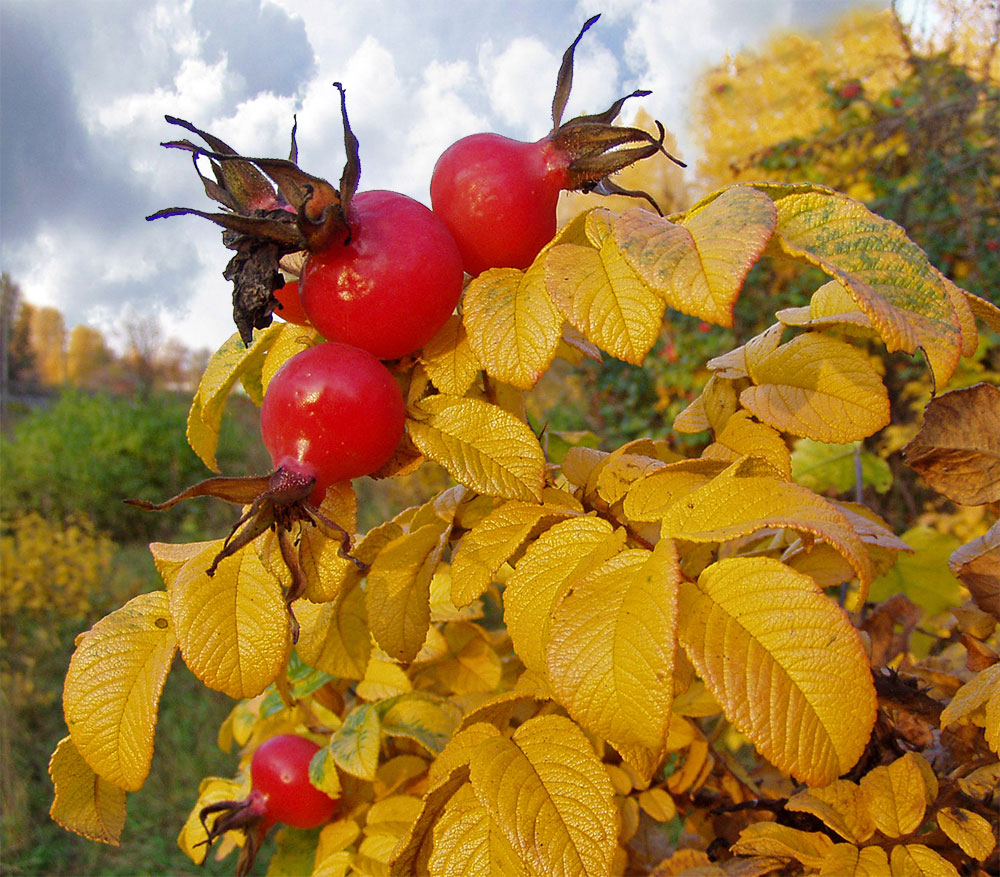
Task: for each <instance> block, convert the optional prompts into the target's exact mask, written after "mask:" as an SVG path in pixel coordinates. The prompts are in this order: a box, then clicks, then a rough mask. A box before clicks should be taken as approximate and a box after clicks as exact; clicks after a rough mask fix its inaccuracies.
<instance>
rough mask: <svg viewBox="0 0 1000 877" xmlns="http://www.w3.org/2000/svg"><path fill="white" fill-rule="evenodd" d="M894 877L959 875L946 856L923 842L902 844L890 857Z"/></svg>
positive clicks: (895, 848)
mask: <svg viewBox="0 0 1000 877" xmlns="http://www.w3.org/2000/svg"><path fill="white" fill-rule="evenodd" d="M889 867H890V869H891V871H892V877H958V871H957V870H956V869H955V866H954V865H952V863H951V862H949V861H948V860H947V859H946V858H944V857H943V856H940V855H938V854H937V853H936V852H934V850H932V849H931V848H930V847H928V846H924V845H923V844H900V845H899V846H896V847H893V848H892V855H891V856H890V857H889Z"/></svg>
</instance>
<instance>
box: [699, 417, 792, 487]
mask: <svg viewBox="0 0 1000 877" xmlns="http://www.w3.org/2000/svg"><path fill="white" fill-rule="evenodd" d="M748 454H753V455H754V456H757V457H761V458H763V459H764V460H766V461H767V462H768V463H770V464H771V465H772V466H773V467H774V469H775V471H776V472H779V473H780V474H781V475H782V476H784V477H785V478H790V477H791V475H792V458H791V455H790V454H789V452H788V446H787V445H786V444H785V440H784V439H783V438H782V437H781V435H780V434H779V433H778V432H777V430H775V429H773V428H772V427H770V426H768V425H767V424H766V423H757V421H755V420H752V419H751V417H750V413H749V412H748V411H736V412H735V413H734V414H733V416H732V417H730V418H729V420H727V421H726V425H725V427H723V429H722V431H721V432H720V433H719V434H718V435H717V436H716V437H715V441H714V442H713V443H712V444H710V445H709V446H708V447H707V448H705V450H704V451H703V452H702V457H703V458H704V459H709V460H724V461H725V462H727V463H732V462H733V461H735V460H738V459H740V458H741V457H745V456H746V455H748Z"/></svg>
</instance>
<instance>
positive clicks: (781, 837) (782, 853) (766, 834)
mask: <svg viewBox="0 0 1000 877" xmlns="http://www.w3.org/2000/svg"><path fill="white" fill-rule="evenodd" d="M832 849H833V841H832V840H830V838H829V837H827V836H826V835H825V834H823V833H822V832H820V831H799V830H798V829H797V828H789V827H788V826H787V825H778V823H776V822H755V823H753V824H752V825H748V826H747V827H746V828H744V829H743V831H741V832H740V839H739V840H738V841H736V843H734V844H733V845H732V846H731V847H730V850H732V852H733V853H735V854H736V855H738V856H773V857H775V858H778V859H795V861H797V862H800V863H801V864H803V865H805V866H806V867H807V868H813V869H818V868H820V867H821V866H822V863H823V860H824V859H825V858H826V857H827V856H828V855H829V854H830V850H832Z"/></svg>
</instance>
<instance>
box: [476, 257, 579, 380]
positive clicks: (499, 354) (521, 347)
mask: <svg viewBox="0 0 1000 877" xmlns="http://www.w3.org/2000/svg"><path fill="white" fill-rule="evenodd" d="M462 320H463V322H464V324H465V328H466V330H467V331H468V333H469V344H470V345H471V347H472V350H473V352H474V354H475V356H476V359H477V360H478V361H479V362H481V363H482V364H483V367H484V368H485V369H486V373H487V374H488V375H490V376H491V377H493V378H495V379H496V380H498V381H502V382H503V383H505V384H511V385H512V386H514V387H520V388H521V389H522V390H530V389H531V388H532V387H533V386H535V383H536V382H537V381H538V379H539V378H540V377H541V376H542V375H543V374H544V373H545V371H546V369H548V367H549V365H551V363H552V360H553V358H554V357H555V354H556V348H557V347H558V346H559V340H560V338H561V337H562V325H563V318H562V314H560V313H559V311H557V310H556V307H555V305H553V304H552V299H550V298H549V294H548V292H547V291H546V288H545V264H544V260H542V259H539V260H536V262H535V264H534V265H532V266H531V267H530V268H528V270H527V271H518V270H517V269H515V268H493V269H490V270H489V271H484V272H483V273H482V274H480V275H479V276H478V277H476V278H475V279H474V280H473V281H472V282H471V283H470V284H469V286H468V288H467V289H466V290H465V299H464V306H463V316H462Z"/></svg>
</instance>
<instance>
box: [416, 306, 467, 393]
mask: <svg viewBox="0 0 1000 877" xmlns="http://www.w3.org/2000/svg"><path fill="white" fill-rule="evenodd" d="M420 361H421V362H422V363H423V364H424V368H425V369H427V375H428V377H430V379H431V380H432V381H433V382H434V386H435V387H437V388H438V389H439V390H440V391H441V392H442V393H448V394H449V395H450V396H463V395H464V394H465V391H466V390H468V389H469V387H471V386H472V383H473V381H475V379H476V375H478V374H479V369H480V368H481V367H482V366H480V364H479V360H478V359H476V354H475V353H473V351H472V346H471V345H470V344H469V336H468V333H467V332H466V330H465V325H464V324H463V323H462V318H461V317H460V316H458V315H457V314H452V315H451V316H450V317H448V319H447V321H446V322H445V324H444V325H443V326H442V327H441V328H440V329H439V330H438V333H437V334H436V335H435V336H434V337H433V338H431V340H430V341H428V342H427V343H426V344H425V345H424V348H423V350H421V351H420Z"/></svg>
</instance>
